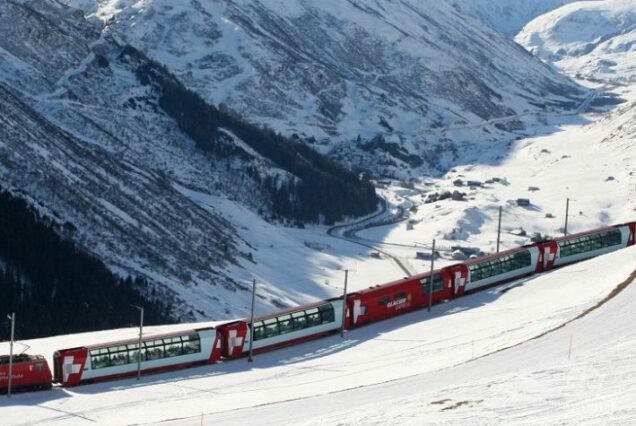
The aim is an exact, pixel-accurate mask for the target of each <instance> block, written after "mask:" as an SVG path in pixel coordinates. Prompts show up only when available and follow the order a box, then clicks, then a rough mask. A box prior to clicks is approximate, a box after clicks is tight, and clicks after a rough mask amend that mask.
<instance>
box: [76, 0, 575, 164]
mask: <svg viewBox="0 0 636 426" xmlns="http://www.w3.org/2000/svg"><path fill="white" fill-rule="evenodd" d="M67 3H68V4H71V5H74V6H77V7H81V8H82V9H83V10H84V11H85V13H86V14H87V16H88V17H89V18H90V19H94V20H95V21H96V22H97V23H98V24H99V23H101V31H102V34H108V35H113V36H116V37H117V38H118V39H120V40H122V41H123V42H126V43H130V44H131V45H133V46H135V47H137V48H139V49H140V50H142V51H143V52H144V53H146V54H147V55H148V56H150V57H151V58H153V59H155V60H158V61H159V62H161V63H163V64H165V65H166V66H167V67H168V69H169V70H170V71H171V72H173V73H175V74H176V75H177V76H178V77H179V78H180V79H181V80H182V81H183V82H184V83H185V84H186V85H187V86H188V87H189V88H190V89H193V90H195V91H196V92H197V93H199V94H200V95H201V96H203V97H204V99H206V100H208V101H209V102H210V103H211V104H213V105H219V104H222V105H224V106H225V107H228V108H230V109H232V110H234V111H237V112H238V113H239V114H241V115H243V116H245V117H246V118H248V119H249V120H251V121H253V122H257V123H262V124H265V125H267V126H269V127H272V128H274V129H275V130H277V131H280V132H281V133H283V134H286V135H298V136H299V137H300V138H302V139H305V140H308V141H310V142H313V143H314V147H315V148H317V149H319V150H321V151H322V152H330V151H332V150H336V151H338V150H341V149H343V147H344V146H345V145H346V149H345V150H344V151H345V152H339V153H336V155H338V156H339V158H340V159H341V160H342V161H345V162H348V163H355V162H356V161H357V162H358V163H359V164H362V165H363V166H368V167H372V166H373V165H374V161H373V159H372V158H369V157H370V156H369V154H368V152H367V151H365V150H364V149H363V148H362V147H361V144H364V143H365V142H367V141H370V140H371V139H373V138H374V137H376V136H378V135H382V137H383V138H384V139H385V141H386V142H388V143H392V144H395V145H396V146H398V147H399V149H400V150H401V151H404V152H405V153H408V154H413V155H416V156H418V157H420V159H423V160H424V163H425V169H426V168H428V167H431V165H430V162H431V161H430V160H429V159H430V158H431V157H433V156H436V157H438V158H439V160H438V161H437V162H435V164H433V167H435V166H440V164H437V163H442V164H448V163H450V162H452V161H453V155H454V154H453V153H452V152H451V151H450V150H451V147H450V146H448V143H447V140H446V135H443V134H441V135H440V132H436V131H431V129H439V130H443V129H444V128H446V127H454V126H458V125H459V126H462V125H475V126H476V127H479V125H480V124H483V123H484V121H486V120H489V119H493V118H501V117H511V116H512V117H514V116H515V115H516V114H519V113H523V112H531V111H535V112H543V111H550V110H553V109H554V110H557V111H563V110H568V109H572V108H575V106H576V105H577V104H578V103H580V102H581V101H582V99H583V98H584V97H585V95H586V94H585V91H584V90H582V89H581V88H580V87H577V86H575V85H573V84H572V82H571V81H568V80H567V79H564V78H563V77H562V76H560V75H558V74H556V73H554V72H553V70H551V69H550V68H547V67H545V66H544V65H542V64H541V63H539V62H537V61H536V60H535V59H534V58H532V57H530V56H528V55H527V54H525V53H524V52H523V51H522V50H520V49H519V48H518V46H517V45H516V44H515V43H513V42H512V41H510V40H508V39H507V38H505V37H504V36H502V35H500V34H498V33H497V32H495V31H493V30H490V29H488V28H486V27H485V26H483V24H481V23H480V22H478V21H477V20H475V19H473V18H471V17H469V16H467V14H466V13H465V12H463V11H461V10H458V9H456V8H455V7H454V6H453V5H452V4H450V3H449V2H436V1H424V2H422V1H413V0H401V1H399V2H393V1H387V0H381V1H376V2H374V3H364V2H358V1H353V0H349V1H335V0H329V1H325V2H312V1H307V0H290V1H285V2H281V1H246V0H224V1H212V2H199V1H196V0H179V1H166V0H153V1H139V0H128V1H125V2H121V1H110V0H108V1H94V0H82V1H75V0H67ZM538 99H541V101H538ZM507 121H508V122H506V120H504V123H500V126H499V127H500V128H497V127H494V126H488V125H486V126H485V127H487V129H488V132H489V133H490V135H488V134H487V133H483V132H481V131H480V129H478V130H477V131H475V132H473V133H472V134H471V135H470V136H465V140H462V141H455V142H456V143H464V142H465V143H472V142H473V141H474V140H479V141H483V140H484V139H486V140H488V141H489V142H490V141H491V140H492V139H495V138H496V137H497V136H499V137H504V138H505V137H509V134H505V133H506V132H505V130H506V129H518V128H522V127H523V126H524V125H523V122H522V121H519V120H514V119H510V120H507ZM358 138H360V139H361V141H362V142H361V143H358V144H356V143H351V142H353V141H356V140H360V139H358ZM316 142H318V143H317V144H316ZM343 142H344V143H343ZM475 143H476V144H477V143H479V142H475ZM372 156H373V155H372ZM372 156H371V157H372ZM396 158H397V159H396ZM394 161H395V162H396V163H397V168H400V166H402V167H405V168H407V167H406V164H402V163H403V162H402V161H400V159H399V157H394ZM375 163H376V165H377V160H376V161H375ZM426 163H429V164H426ZM413 164H421V162H417V161H416V162H414V163H413ZM410 167H412V165H411V166H410ZM376 168H377V167H376Z"/></svg>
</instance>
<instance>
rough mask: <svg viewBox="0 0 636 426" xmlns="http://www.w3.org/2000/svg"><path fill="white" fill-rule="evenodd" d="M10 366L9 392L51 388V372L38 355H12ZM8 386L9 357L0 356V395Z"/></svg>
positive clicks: (5, 391) (42, 358)
mask: <svg viewBox="0 0 636 426" xmlns="http://www.w3.org/2000/svg"><path fill="white" fill-rule="evenodd" d="M12 364H13V365H12V366H11V391H12V392H13V391H14V390H15V391H24V390H39V389H50V388H51V370H50V369H49V365H48V363H47V362H46V360H45V359H44V357H42V356H40V355H14V356H13V363H12ZM8 386H9V356H8V355H7V356H0V394H2V393H7V390H8Z"/></svg>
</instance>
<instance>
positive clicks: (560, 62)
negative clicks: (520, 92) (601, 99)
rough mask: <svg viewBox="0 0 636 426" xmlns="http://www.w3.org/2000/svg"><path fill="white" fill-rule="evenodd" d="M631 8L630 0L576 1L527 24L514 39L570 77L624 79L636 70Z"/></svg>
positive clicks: (635, 16) (633, 4)
mask: <svg viewBox="0 0 636 426" xmlns="http://www.w3.org/2000/svg"><path fill="white" fill-rule="evenodd" d="M635 8H636V1H634V0H605V1H578V2H575V3H572V4H569V5H566V6H564V7H561V8H559V9H556V10H554V11H552V12H550V13H547V14H545V15H542V16H540V17H538V18H537V19H535V20H533V21H532V22H530V23H528V25H526V26H525V28H523V30H522V31H521V32H520V33H519V34H517V36H516V37H515V40H516V41H517V42H518V43H519V44H521V45H522V46H524V47H525V48H526V49H527V50H528V51H530V52H531V53H533V54H535V55H536V56H538V57H540V58H541V59H543V60H544V61H546V62H550V63H553V64H554V65H555V66H556V67H557V68H559V69H561V70H563V71H564V72H566V73H567V74H569V75H571V76H574V77H577V78H580V79H587V80H590V81H595V82H597V83H598V82H599V80H600V81H605V82H615V83H622V82H629V81H632V79H633V76H634V69H636V68H635V65H636V63H635V61H636V59H635V58H636V57H635V56H634V54H633V52H634V46H635V42H636V40H635V38H634V37H635V36H636V34H635V33H634V25H635V24H636V13H634V12H635ZM588 84H589V83H588Z"/></svg>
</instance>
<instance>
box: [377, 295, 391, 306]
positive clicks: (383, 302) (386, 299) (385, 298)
mask: <svg viewBox="0 0 636 426" xmlns="http://www.w3.org/2000/svg"><path fill="white" fill-rule="evenodd" d="M387 303H389V296H382V297H380V299H379V300H378V305H386V304H387Z"/></svg>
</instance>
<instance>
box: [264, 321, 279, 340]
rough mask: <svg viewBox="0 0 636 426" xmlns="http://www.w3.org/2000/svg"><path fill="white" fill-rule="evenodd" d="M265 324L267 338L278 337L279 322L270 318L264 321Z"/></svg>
mask: <svg viewBox="0 0 636 426" xmlns="http://www.w3.org/2000/svg"><path fill="white" fill-rule="evenodd" d="M263 323H264V324H265V337H272V336H276V335H278V321H277V320H276V318H269V319H266V320H265V321H263Z"/></svg>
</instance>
